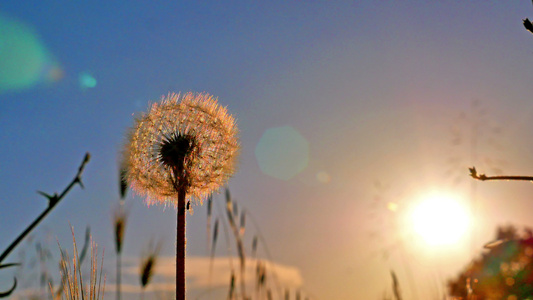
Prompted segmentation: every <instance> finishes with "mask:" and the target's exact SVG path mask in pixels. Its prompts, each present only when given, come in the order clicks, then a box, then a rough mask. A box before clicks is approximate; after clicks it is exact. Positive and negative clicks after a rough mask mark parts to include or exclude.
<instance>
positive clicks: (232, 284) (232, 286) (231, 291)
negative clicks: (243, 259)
mask: <svg viewBox="0 0 533 300" xmlns="http://www.w3.org/2000/svg"><path fill="white" fill-rule="evenodd" d="M234 295H235V274H234V273H233V272H231V281H230V286H229V293H228V300H231V299H233V296H234Z"/></svg>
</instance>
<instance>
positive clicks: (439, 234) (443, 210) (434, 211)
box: [411, 192, 470, 246]
mask: <svg viewBox="0 0 533 300" xmlns="http://www.w3.org/2000/svg"><path fill="white" fill-rule="evenodd" d="M411 221H412V225H413V229H414V231H415V232H416V233H417V234H418V235H419V236H420V237H422V238H423V239H424V241H425V242H426V243H427V244H429V245H431V246H442V245H452V244H455V243H457V242H458V241H459V240H460V238H461V237H462V236H463V235H464V234H465V232H466V231H467V229H468V227H469V223H470V220H469V218H468V213H467V210H466V209H465V208H464V207H463V206H462V205H461V204H460V203H459V201H458V199H457V197H455V196H453V195H450V194H446V193H438V192H434V193H431V194H428V195H425V196H424V197H423V198H422V199H421V201H420V203H419V204H418V205H417V206H416V207H415V208H414V209H413V211H412V214H411Z"/></svg>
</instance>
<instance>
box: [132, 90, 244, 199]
mask: <svg viewBox="0 0 533 300" xmlns="http://www.w3.org/2000/svg"><path fill="white" fill-rule="evenodd" d="M238 152H239V143H238V129H237V126H236V124H235V119H234V118H233V117H232V116H231V115H230V114H228V112H227V110H226V108H225V107H221V106H219V105H218V103H217V99H216V98H214V97H213V96H211V95H209V94H207V93H192V92H189V93H186V94H184V95H180V94H175V93H169V94H168V95H167V96H163V97H162V99H161V101H160V102H158V103H154V104H152V105H151V107H150V108H149V110H148V111H147V112H146V113H144V114H142V115H141V116H140V117H138V118H137V119H136V120H135V125H134V126H133V128H132V129H131V131H130V133H129V136H128V140H127V143H126V146H125V149H124V160H125V163H126V168H127V171H126V175H125V177H126V180H127V181H128V182H129V184H130V185H131V187H132V189H133V190H134V191H135V192H136V193H138V194H140V195H143V196H146V202H147V204H148V205H151V204H165V205H167V204H172V205H174V206H176V205H177V202H176V201H177V199H178V191H177V187H176V184H175V183H176V181H175V178H174V177H175V176H176V174H178V175H179V176H181V175H182V176H183V177H185V178H186V180H185V181H184V182H185V183H184V184H186V187H185V188H186V190H187V200H191V199H195V200H197V201H200V202H201V201H202V200H203V199H204V198H206V197H207V196H209V195H210V194H211V193H212V192H214V191H216V190H217V189H218V188H219V187H221V186H222V185H224V184H225V183H226V181H227V180H228V179H229V178H230V177H231V175H232V174H233V172H234V169H235V164H236V157H237V155H238Z"/></svg>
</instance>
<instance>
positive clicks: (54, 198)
mask: <svg viewBox="0 0 533 300" xmlns="http://www.w3.org/2000/svg"><path fill="white" fill-rule="evenodd" d="M89 159H90V154H89V153H86V154H85V157H84V158H83V161H82V163H81V165H80V167H79V168H78V172H77V173H76V176H75V177H74V179H73V180H72V181H71V182H70V184H69V185H68V186H67V187H66V188H65V189H64V190H63V192H61V193H60V194H59V195H58V194H57V193H55V194H53V195H48V194H46V193H44V192H41V191H38V193H39V194H40V195H42V196H44V197H46V198H47V199H48V207H47V208H46V209H45V210H44V211H43V212H42V213H41V214H40V215H39V216H38V217H37V218H36V219H35V220H34V221H33V222H32V223H31V224H30V225H29V226H28V227H27V228H26V229H25V230H24V231H23V232H22V233H21V234H20V235H19V236H18V237H17V238H16V239H15V240H14V241H13V242H12V243H11V244H10V245H9V246H8V247H7V248H6V249H5V250H4V252H2V254H0V268H6V267H11V266H13V265H14V264H2V262H3V261H4V259H5V258H6V257H7V256H8V255H9V254H10V253H11V251H13V249H15V247H16V246H17V245H18V244H19V243H20V242H21V241H22V240H23V239H24V238H25V237H26V236H27V235H28V234H29V233H30V232H31V231H32V230H33V229H34V228H35V227H36V226H37V225H38V224H39V223H40V222H41V221H42V220H43V219H44V217H46V216H47V215H48V213H50V211H52V209H54V207H55V206H56V205H57V204H58V203H59V202H60V201H61V199H63V198H64V197H65V196H66V195H67V193H68V192H69V191H70V189H72V187H74V186H75V185H76V184H79V185H80V187H82V188H83V183H82V181H81V174H82V173H83V170H84V168H85V165H86V164H87V163H88V162H89ZM16 286H17V279H16V278H14V283H13V286H12V287H11V288H10V289H9V290H8V291H4V292H0V298H4V297H8V296H9V295H11V293H13V291H14V290H15V288H16Z"/></svg>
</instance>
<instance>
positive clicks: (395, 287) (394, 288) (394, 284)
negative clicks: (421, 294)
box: [390, 271, 402, 300]
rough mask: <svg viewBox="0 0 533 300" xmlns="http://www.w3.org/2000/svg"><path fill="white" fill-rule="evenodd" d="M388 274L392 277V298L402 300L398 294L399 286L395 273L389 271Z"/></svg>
mask: <svg viewBox="0 0 533 300" xmlns="http://www.w3.org/2000/svg"><path fill="white" fill-rule="evenodd" d="M390 274H391V277H392V291H393V292H394V297H395V298H396V300H402V294H401V293H400V284H399V283H398V278H397V277H396V273H394V271H391V272H390Z"/></svg>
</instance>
